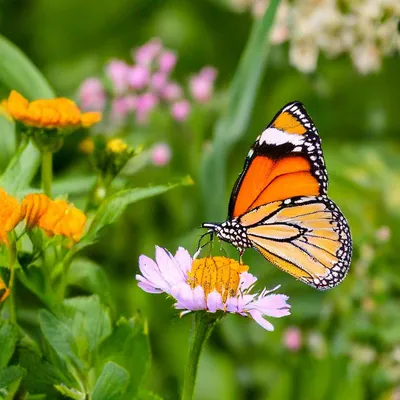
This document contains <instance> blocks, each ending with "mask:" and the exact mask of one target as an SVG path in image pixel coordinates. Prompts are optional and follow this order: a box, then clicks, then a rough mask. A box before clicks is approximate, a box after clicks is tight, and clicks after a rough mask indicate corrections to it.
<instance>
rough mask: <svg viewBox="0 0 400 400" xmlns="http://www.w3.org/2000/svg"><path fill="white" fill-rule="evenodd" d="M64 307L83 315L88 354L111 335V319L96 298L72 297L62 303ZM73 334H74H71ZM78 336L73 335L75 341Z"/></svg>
mask: <svg viewBox="0 0 400 400" xmlns="http://www.w3.org/2000/svg"><path fill="white" fill-rule="evenodd" d="M64 305H65V306H66V307H68V308H71V309H73V310H74V311H75V315H74V317H75V318H76V317H77V313H81V314H82V315H83V331H84V335H85V337H86V340H87V343H88V349H89V351H90V352H95V351H96V349H97V347H98V346H99V344H100V342H101V341H102V340H103V339H105V338H106V337H107V336H109V335H110V334H111V318H110V314H109V311H108V309H107V308H106V307H105V306H104V305H103V304H101V302H100V299H99V297H98V296H90V297H74V298H72V299H68V300H65V301H64ZM73 333H75V332H73ZM79 336H81V335H77V334H76V333H75V340H76V341H78V339H79Z"/></svg>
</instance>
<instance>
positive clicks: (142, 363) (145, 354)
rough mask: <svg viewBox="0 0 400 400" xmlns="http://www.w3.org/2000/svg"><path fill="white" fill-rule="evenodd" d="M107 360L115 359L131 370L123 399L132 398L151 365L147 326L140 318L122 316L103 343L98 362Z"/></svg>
mask: <svg viewBox="0 0 400 400" xmlns="http://www.w3.org/2000/svg"><path fill="white" fill-rule="evenodd" d="M107 361H113V362H115V363H117V364H118V365H121V366H122V367H124V368H125V369H126V370H127V371H128V372H129V374H130V381H129V386H128V388H127V390H126V394H125V397H122V399H124V400H125V399H127V400H128V399H129V400H130V399H132V398H133V397H134V396H135V395H136V394H137V392H138V390H139V388H140V385H141V384H142V382H143V380H144V378H145V376H146V374H147V372H148V370H149V367H150V345H149V339H148V333H147V327H146V325H145V324H144V323H143V322H142V321H141V320H139V318H131V319H129V320H126V319H124V318H121V320H120V321H119V322H118V324H117V328H116V329H115V330H114V332H113V333H112V335H111V336H110V337H109V338H107V339H106V340H105V341H104V342H103V343H102V345H101V347H100V352H99V361H98V364H99V365H103V364H104V363H105V362H107Z"/></svg>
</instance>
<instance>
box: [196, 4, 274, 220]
mask: <svg viewBox="0 0 400 400" xmlns="http://www.w3.org/2000/svg"><path fill="white" fill-rule="evenodd" d="M278 4H279V0H272V1H271V2H270V5H269V7H268V10H267V12H266V13H265V15H264V18H261V19H259V20H256V21H255V22H254V26H253V29H252V31H251V33H250V37H249V39H248V42H247V45H246V48H245V50H244V52H243V55H242V57H241V59H240V63H239V66H238V68H237V70H236V73H235V76H234V78H233V81H232V84H231V87H230V89H229V105H228V109H227V110H226V113H225V115H223V116H222V117H221V119H220V120H219V121H218V122H217V124H216V126H215V130H214V141H213V144H212V147H211V150H210V151H209V152H208V153H206V154H205V156H204V159H203V162H202V169H201V190H202V194H203V200H204V204H205V207H206V210H205V211H206V218H207V219H208V220H210V221H218V220H221V219H222V218H224V216H225V215H226V208H227V207H226V206H225V203H224V201H222V200H223V199H225V194H226V177H225V169H226V160H227V156H228V153H229V150H230V149H231V148H232V146H233V145H234V144H235V143H236V142H237V141H238V140H239V139H240V138H241V137H242V136H243V134H244V133H245V131H246V128H247V126H248V124H249V121H250V117H251V111H252V109H253V105H254V102H255V100H256V95H257V91H258V88H259V86H260V83H261V80H262V76H263V72H264V69H265V65H266V62H267V58H268V54H269V31H270V29H271V26H272V24H273V21H274V17H275V13H276V10H277V7H278Z"/></svg>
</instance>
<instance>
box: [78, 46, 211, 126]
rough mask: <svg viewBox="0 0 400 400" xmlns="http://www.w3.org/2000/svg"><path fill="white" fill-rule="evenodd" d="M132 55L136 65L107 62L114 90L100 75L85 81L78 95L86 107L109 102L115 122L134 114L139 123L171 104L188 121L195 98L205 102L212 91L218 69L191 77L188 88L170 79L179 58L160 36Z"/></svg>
mask: <svg viewBox="0 0 400 400" xmlns="http://www.w3.org/2000/svg"><path fill="white" fill-rule="evenodd" d="M132 58H133V60H134V63H133V65H130V64H127V63H126V62H125V61H122V60H111V61H110V62H109V63H108V64H107V65H106V66H105V75H106V78H107V80H108V81H109V83H110V84H111V88H112V90H111V93H107V90H106V85H105V84H104V82H103V81H102V80H101V79H98V78H94V77H92V78H88V79H86V80H85V81H84V82H83V83H82V85H81V87H80V89H79V99H80V102H81V106H82V108H83V109H85V110H96V111H104V110H105V109H106V108H107V105H108V103H110V110H111V111H110V112H111V115H110V117H111V121H112V122H114V123H118V124H120V125H123V124H124V122H125V121H126V119H127V118H128V117H129V116H130V115H132V114H134V115H135V119H136V122H137V123H139V124H145V123H147V122H148V119H149V115H150V112H151V111H152V110H154V109H155V108H156V107H157V106H162V105H163V106H166V107H168V109H169V110H170V114H171V116H172V118H174V119H175V120H176V121H185V120H186V119H187V118H188V116H189V114H190V111H191V108H192V102H196V103H201V104H204V103H207V102H208V101H209V100H210V99H211V97H212V95H213V91H214V82H215V79H216V76H217V72H216V70H215V69H214V68H212V67H204V68H203V69H202V70H201V71H200V72H199V73H198V74H196V75H193V76H192V77H191V78H190V80H189V85H188V88H187V90H186V91H185V90H184V88H183V87H182V86H181V85H180V84H179V83H177V82H176V81H174V80H172V79H171V75H172V73H173V71H174V68H175V65H176V62H177V55H176V53H175V52H173V51H171V50H169V49H166V48H164V47H163V44H162V42H161V40H160V39H158V38H155V39H152V40H150V41H149V42H147V43H145V44H144V45H143V46H141V47H139V48H137V49H134V50H133V51H132ZM185 92H188V93H185ZM190 98H191V100H192V101H190V100H189V99H190Z"/></svg>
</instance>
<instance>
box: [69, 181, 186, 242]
mask: <svg viewBox="0 0 400 400" xmlns="http://www.w3.org/2000/svg"><path fill="white" fill-rule="evenodd" d="M188 184H192V181H191V179H190V178H184V179H182V180H181V181H180V182H178V183H174V184H169V185H160V186H152V187H148V188H134V189H126V190H121V191H119V192H117V193H115V194H114V195H112V196H111V197H110V198H108V199H107V200H106V201H105V202H104V203H103V204H102V205H101V206H100V208H99V209H98V211H97V213H96V215H95V217H94V219H93V221H92V223H91V225H90V228H89V230H88V232H87V234H86V235H85V236H84V238H83V239H82V240H81V241H80V242H79V243H78V244H77V245H76V246H75V247H74V248H75V249H76V250H80V249H82V248H83V247H85V246H88V245H90V244H92V243H94V242H95V241H96V240H97V239H98V237H99V235H100V233H101V231H102V230H103V229H104V228H105V227H107V226H108V225H111V224H112V223H114V222H115V221H116V220H117V219H118V218H119V217H120V216H121V215H122V213H123V212H124V211H125V209H126V207H127V206H128V205H130V204H133V203H136V202H137V201H140V200H144V199H147V198H149V197H153V196H157V195H159V194H163V193H165V192H168V191H169V190H171V189H174V188H176V187H178V186H181V185H188Z"/></svg>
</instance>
